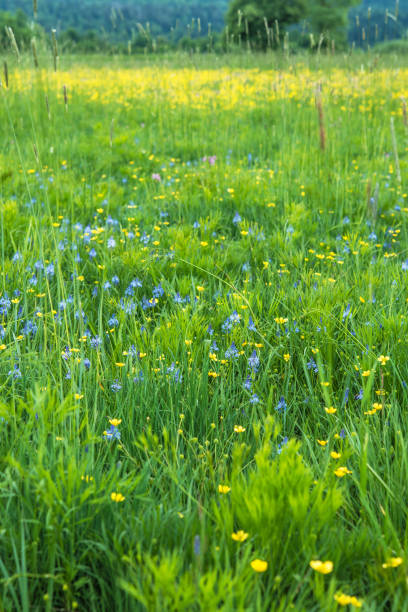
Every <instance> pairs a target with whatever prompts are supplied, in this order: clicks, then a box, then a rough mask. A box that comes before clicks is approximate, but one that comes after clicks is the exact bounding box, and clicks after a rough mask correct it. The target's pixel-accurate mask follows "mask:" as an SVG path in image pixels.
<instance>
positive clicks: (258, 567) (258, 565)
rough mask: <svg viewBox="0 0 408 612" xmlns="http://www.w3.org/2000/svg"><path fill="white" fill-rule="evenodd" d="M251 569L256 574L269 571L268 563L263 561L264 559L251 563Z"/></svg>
mask: <svg viewBox="0 0 408 612" xmlns="http://www.w3.org/2000/svg"><path fill="white" fill-rule="evenodd" d="M251 567H252V569H253V570H254V572H258V573H261V572H266V570H267V569H268V562H267V561H262V559H254V560H253V561H251Z"/></svg>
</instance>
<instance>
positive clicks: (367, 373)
mask: <svg viewBox="0 0 408 612" xmlns="http://www.w3.org/2000/svg"><path fill="white" fill-rule="evenodd" d="M370 374H371V370H364V372H362V373H361V376H364V377H366V376H370Z"/></svg>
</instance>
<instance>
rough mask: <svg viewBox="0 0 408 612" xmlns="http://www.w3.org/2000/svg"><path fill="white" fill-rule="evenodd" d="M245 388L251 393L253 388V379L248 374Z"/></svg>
mask: <svg viewBox="0 0 408 612" xmlns="http://www.w3.org/2000/svg"><path fill="white" fill-rule="evenodd" d="M244 388H245V389H246V390H247V391H250V390H251V388H252V379H251V376H250V375H249V374H248V376H247V377H246V379H245V382H244Z"/></svg>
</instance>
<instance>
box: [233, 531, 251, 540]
mask: <svg viewBox="0 0 408 612" xmlns="http://www.w3.org/2000/svg"><path fill="white" fill-rule="evenodd" d="M231 538H232V539H233V540H234V541H235V542H245V540H246V539H247V538H248V534H247V533H246V532H245V531H243V530H242V529H240V530H239V531H236V532H235V533H232V534H231Z"/></svg>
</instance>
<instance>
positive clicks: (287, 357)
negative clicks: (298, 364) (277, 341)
mask: <svg viewBox="0 0 408 612" xmlns="http://www.w3.org/2000/svg"><path fill="white" fill-rule="evenodd" d="M283 358H284V360H285V361H289V359H290V355H289V353H284V355H283Z"/></svg>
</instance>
